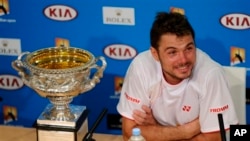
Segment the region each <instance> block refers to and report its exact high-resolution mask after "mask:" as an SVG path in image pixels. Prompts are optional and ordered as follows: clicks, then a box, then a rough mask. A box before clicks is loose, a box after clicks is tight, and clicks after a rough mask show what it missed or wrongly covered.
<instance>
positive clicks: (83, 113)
mask: <svg viewBox="0 0 250 141" xmlns="http://www.w3.org/2000/svg"><path fill="white" fill-rule="evenodd" d="M51 106H52V105H51V104H48V106H47V107H46V108H45V110H44V112H47V110H48V109H49V108H50V107H51ZM69 107H70V109H71V110H72V112H73V113H74V115H75V116H76V119H75V120H74V121H55V120H49V119H45V118H44V116H43V115H44V112H43V113H42V114H41V115H40V116H39V118H38V119H37V121H36V131H37V141H80V140H81V139H82V138H83V137H84V135H85V134H86V133H87V132H88V121H87V115H88V111H87V109H86V107H85V106H77V105H69Z"/></svg>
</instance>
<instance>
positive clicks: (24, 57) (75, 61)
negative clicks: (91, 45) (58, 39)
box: [12, 47, 107, 121]
mask: <svg viewBox="0 0 250 141" xmlns="http://www.w3.org/2000/svg"><path fill="white" fill-rule="evenodd" d="M99 60H100V62H101V65H98V61H99ZM106 65H107V63H106V61H105V58H104V57H102V56H100V57H95V56H94V55H93V54H92V53H90V52H89V51H87V50H84V49H80V48H75V47H49V48H43V49H40V50H37V51H34V52H31V53H30V52H23V53H21V54H20V55H19V56H18V58H17V60H14V61H13V62H12V67H13V68H14V69H15V70H16V71H17V72H18V74H19V76H20V77H21V79H22V80H23V82H24V84H25V85H27V86H28V87H30V88H32V89H33V90H35V91H36V92H37V93H38V94H39V95H40V96H41V97H45V98H48V99H49V101H50V103H51V105H52V106H51V108H49V109H48V110H47V111H45V112H43V116H44V118H45V119H48V120H56V121H74V120H75V119H76V116H77V115H76V114H77V113H74V110H72V109H71V108H70V106H69V104H70V103H71V102H72V100H73V98H74V97H76V96H78V95H79V94H81V93H84V92H87V91H89V90H91V89H92V88H94V87H95V85H96V84H97V83H99V82H100V78H102V76H103V71H104V70H105V68H106ZM92 69H95V70H96V71H95V73H94V74H93V75H92V71H91V70H92Z"/></svg>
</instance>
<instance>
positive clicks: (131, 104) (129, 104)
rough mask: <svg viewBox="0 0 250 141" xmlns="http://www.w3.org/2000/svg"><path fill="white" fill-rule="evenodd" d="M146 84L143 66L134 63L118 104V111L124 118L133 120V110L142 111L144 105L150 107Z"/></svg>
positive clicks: (126, 78)
mask: <svg viewBox="0 0 250 141" xmlns="http://www.w3.org/2000/svg"><path fill="white" fill-rule="evenodd" d="M146 83H147V82H146V80H145V72H144V71H143V64H142V63H141V62H132V63H131V65H130V66H129V68H128V70H127V73H126V76H125V79H124V82H123V86H122V90H121V95H120V99H119V102H118V104H117V111H118V112H119V113H120V114H121V115H122V116H125V117H127V118H129V119H133V117H132V114H133V110H135V109H138V110H141V106H142V105H149V103H150V102H149V101H150V100H149V97H148V94H147V90H146V87H145V85H146Z"/></svg>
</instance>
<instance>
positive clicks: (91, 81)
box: [80, 56, 107, 93]
mask: <svg viewBox="0 0 250 141" xmlns="http://www.w3.org/2000/svg"><path fill="white" fill-rule="evenodd" d="M98 60H100V61H101V62H102V65H101V66H98V65H97V64H96V63H97V61H98ZM106 66H107V62H106V60H105V58H104V57H102V56H99V57H96V58H95V64H94V65H92V66H90V68H89V69H96V70H97V71H96V72H95V73H94V75H93V77H92V78H91V79H89V80H87V82H85V83H83V85H82V89H81V92H80V93H83V92H87V91H89V90H91V89H92V88H94V87H95V85H96V84H97V83H99V82H100V78H102V77H103V71H104V70H105V68H106Z"/></svg>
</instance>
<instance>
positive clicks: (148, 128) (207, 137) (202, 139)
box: [123, 106, 221, 141]
mask: <svg viewBox="0 0 250 141" xmlns="http://www.w3.org/2000/svg"><path fill="white" fill-rule="evenodd" d="M142 110H143V111H144V112H142V111H140V110H135V111H134V112H133V118H134V120H130V119H127V118H125V117H123V120H124V124H123V131H124V134H123V135H124V136H125V137H124V139H126V136H127V137H130V136H131V131H132V128H133V127H136V126H137V127H139V128H141V130H142V134H143V135H144V136H145V137H146V139H147V140H151V139H152V140H156V139H157V140H159V141H160V140H187V141H221V136H220V132H219V131H218V132H212V133H200V124H199V120H198V119H196V120H194V121H192V122H190V123H187V124H185V125H181V126H176V127H167V126H161V125H160V124H158V123H157V121H156V120H155V119H154V117H153V114H152V110H151V109H150V108H149V107H147V106H142ZM125 141H126V140H125Z"/></svg>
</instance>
